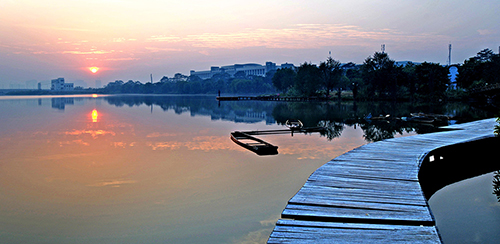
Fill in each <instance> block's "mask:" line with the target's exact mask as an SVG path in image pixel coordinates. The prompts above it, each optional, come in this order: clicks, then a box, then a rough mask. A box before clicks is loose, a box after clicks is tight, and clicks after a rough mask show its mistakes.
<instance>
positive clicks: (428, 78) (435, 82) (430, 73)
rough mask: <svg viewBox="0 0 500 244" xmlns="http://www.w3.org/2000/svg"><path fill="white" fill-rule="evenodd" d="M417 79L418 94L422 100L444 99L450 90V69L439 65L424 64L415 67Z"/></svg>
mask: <svg viewBox="0 0 500 244" xmlns="http://www.w3.org/2000/svg"><path fill="white" fill-rule="evenodd" d="M415 77H416V80H417V81H418V84H417V88H418V90H417V93H418V94H419V95H420V96H421V97H422V98H428V99H433V100H437V99H440V98H443V96H444V92H445V91H446V89H448V86H449V84H450V80H449V79H448V68H447V67H445V66H442V65H440V64H437V63H427V62H424V63H422V64H420V65H417V66H416V67H415Z"/></svg>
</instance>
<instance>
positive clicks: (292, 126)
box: [285, 120, 304, 130]
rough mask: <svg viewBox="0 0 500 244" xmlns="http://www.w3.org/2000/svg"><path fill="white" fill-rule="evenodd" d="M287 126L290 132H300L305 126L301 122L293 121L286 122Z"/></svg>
mask: <svg viewBox="0 0 500 244" xmlns="http://www.w3.org/2000/svg"><path fill="white" fill-rule="evenodd" d="M285 126H286V127H288V128H290V130H298V129H301V128H302V127H303V126H304V124H302V121H300V120H292V121H290V120H287V121H286V122H285Z"/></svg>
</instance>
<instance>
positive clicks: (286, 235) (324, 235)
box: [267, 220, 441, 243]
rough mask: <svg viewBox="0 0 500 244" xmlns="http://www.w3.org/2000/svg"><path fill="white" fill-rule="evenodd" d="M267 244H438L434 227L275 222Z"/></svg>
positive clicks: (437, 235)
mask: <svg viewBox="0 0 500 244" xmlns="http://www.w3.org/2000/svg"><path fill="white" fill-rule="evenodd" d="M267 243H441V240H440V238H439V234H438V231H437V229H436V227H435V226H404V225H380V224H377V225H375V224H355V223H335V222H333V223H330V222H316V221H296V220H279V221H278V223H277V224H276V228H275V230H274V231H273V233H272V234H271V236H270V237H269V240H268V242H267Z"/></svg>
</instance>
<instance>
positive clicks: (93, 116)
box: [92, 109, 99, 123]
mask: <svg viewBox="0 0 500 244" xmlns="http://www.w3.org/2000/svg"><path fill="white" fill-rule="evenodd" d="M98 115H99V114H98V113H97V110H96V109H94V110H92V122H94V123H96V122H97V116H98Z"/></svg>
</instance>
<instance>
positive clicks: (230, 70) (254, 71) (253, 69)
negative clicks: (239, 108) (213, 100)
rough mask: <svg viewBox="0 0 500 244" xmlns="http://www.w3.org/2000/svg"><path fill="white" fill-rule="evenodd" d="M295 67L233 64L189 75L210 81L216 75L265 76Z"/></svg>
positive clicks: (271, 64) (271, 63)
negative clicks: (281, 69) (239, 73)
mask: <svg viewBox="0 0 500 244" xmlns="http://www.w3.org/2000/svg"><path fill="white" fill-rule="evenodd" d="M294 67H295V66H294V65H293V64H289V63H284V64H282V65H281V66H278V65H276V63H273V62H266V65H265V66H264V65H260V64H253V63H248V64H234V65H227V66H222V67H218V66H212V67H210V70H206V71H194V70H191V72H190V75H192V76H198V77H200V78H201V79H204V80H205V79H210V78H212V76H214V75H216V74H223V73H226V74H229V75H230V76H231V77H234V75H235V74H236V73H238V72H244V73H245V75H246V76H251V75H255V76H266V73H267V72H269V71H272V70H277V69H280V68H294Z"/></svg>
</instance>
